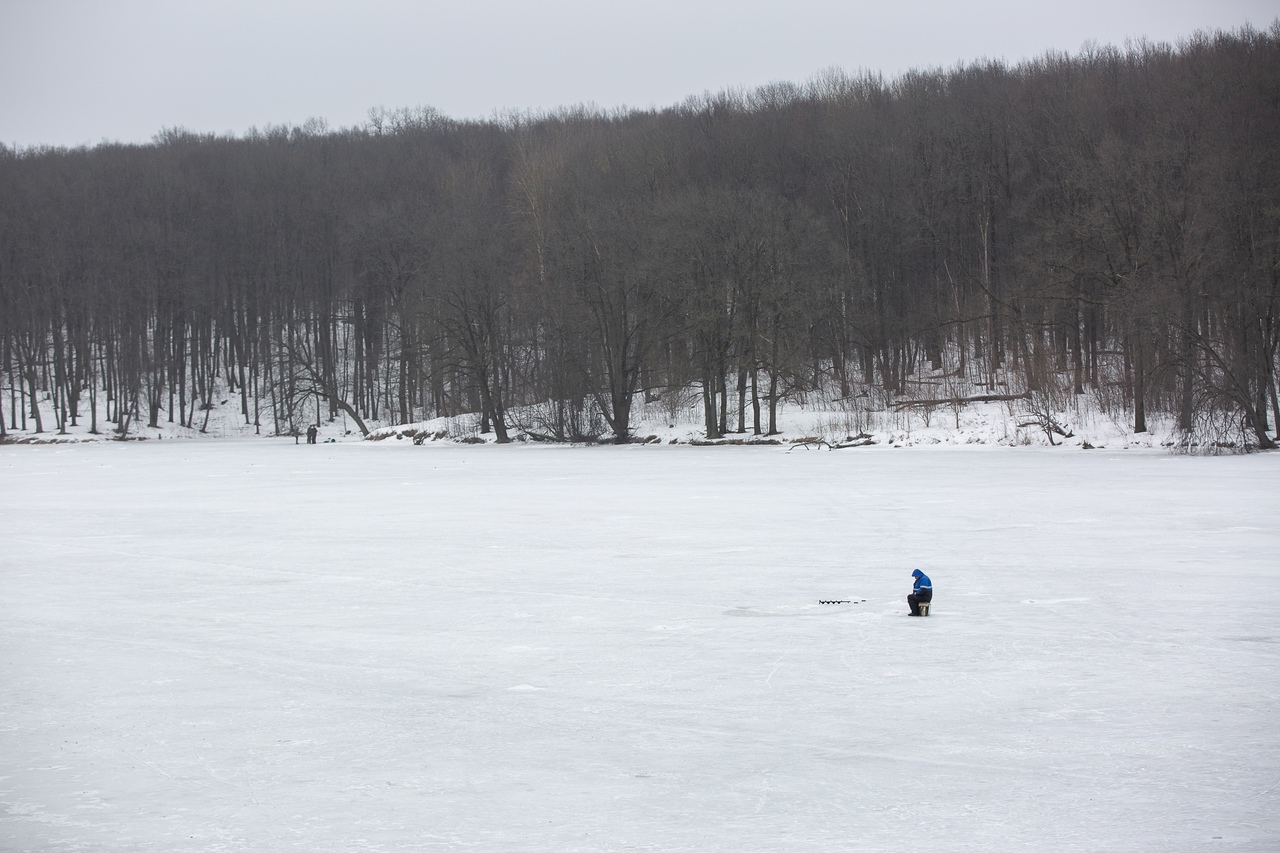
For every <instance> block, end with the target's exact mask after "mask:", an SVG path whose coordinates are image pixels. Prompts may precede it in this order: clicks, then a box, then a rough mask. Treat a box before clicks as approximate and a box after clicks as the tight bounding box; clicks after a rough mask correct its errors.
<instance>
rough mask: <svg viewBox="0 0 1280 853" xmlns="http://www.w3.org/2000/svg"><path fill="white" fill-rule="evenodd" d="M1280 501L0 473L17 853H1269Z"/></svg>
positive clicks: (329, 472) (984, 458) (233, 457)
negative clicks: (918, 590)
mask: <svg viewBox="0 0 1280 853" xmlns="http://www.w3.org/2000/svg"><path fill="white" fill-rule="evenodd" d="M1277 486H1280V455H1275V454H1272V455H1259V456H1249V457H1224V458H1214V459H1205V458H1189V457H1179V456H1170V455H1167V454H1164V453H1160V452H1142V451H1127V452H1123V453H1120V452H1108V451H1079V450H1073V451H1069V452H1067V451H1063V450H1061V449H1059V450H1057V451H1051V450H1037V449H1025V450H1003V451H981V450H958V449H957V450H936V451H924V450H905V451H899V450H891V449H888V448H883V449H881V448H873V449H860V450H846V451H838V452H803V451H794V452H787V451H786V450H785V448H734V447H724V448H693V447H684V446H681V447H665V446H659V447H640V446H629V447H618V448H612V447H609V448H565V447H493V446H488V447H479V448H460V447H444V446H424V447H414V446H412V445H411V443H410V442H407V441H404V442H385V443H380V444H371V443H354V444H335V445H317V446H307V445H295V444H294V443H293V442H292V441H288V440H286V441H263V440H259V441H243V440H225V441H219V442H149V443H145V444H136V443H132V444H119V443H101V444H85V445H69V446H49V447H3V448H0V534H2V541H0V544H2V545H3V549H2V550H0V666H3V670H2V673H0V849H3V850H6V851H24V850H32V851H71V850H92V851H126V850H127V851H148V852H149V851H157V852H158V851H187V850H190V851H365V850H368V851H399V850H425V851H430V850H444V851H448V850H481V851H515V850H520V851H575V850H584V851H586V850H591V851H595V850H601V851H604V850H608V851H622V850H642V851H848V850H854V851H884V850H895V851H911V850H922V851H924V850H927V851H958V850H982V851H987V850H991V851H1026V850H1038V851H1058V850H1062V851H1065V850H1078V851H1101V850H1125V851H1157V850H1159V851H1183V850H1206V849H1207V850H1231V851H1260V852H1261V851H1274V850H1277V849H1280V727H1278V725H1277V724H1278V723H1280V720H1278V719H1277V709H1278V708H1280V701H1278V700H1277V690H1276V686H1275V680H1276V675H1277V672H1278V668H1277V662H1278V661H1280V584H1278V583H1277V580H1280V557H1278V556H1277V550H1278V546H1280V539H1278V537H1277V531H1276V518H1277V515H1278V513H1277V511H1278V510H1280V498H1278V495H1280V490H1278V489H1277ZM916 567H921V568H923V569H925V570H926V571H927V572H928V573H929V574H930V575H931V576H932V578H933V581H934V584H935V587H936V590H937V597H936V598H935V609H934V611H933V615H931V616H930V617H929V618H928V619H912V618H909V617H907V616H906V612H907V607H906V603H905V600H904V597H905V595H906V593H907V592H908V591H909V589H910V584H911V578H910V572H911V570H912V569H913V568H916ZM819 598H851V599H854V600H855V601H859V603H856V604H848V605H819V604H818V603H817V602H818V599H819ZM861 599H865V601H860V600H861Z"/></svg>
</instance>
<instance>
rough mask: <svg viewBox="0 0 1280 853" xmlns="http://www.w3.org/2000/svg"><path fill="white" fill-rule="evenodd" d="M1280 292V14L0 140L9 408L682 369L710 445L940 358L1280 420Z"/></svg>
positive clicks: (932, 366) (9, 413)
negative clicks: (584, 104)
mask: <svg viewBox="0 0 1280 853" xmlns="http://www.w3.org/2000/svg"><path fill="white" fill-rule="evenodd" d="M1278 310H1280V24H1277V25H1273V26H1272V27H1271V28H1270V29H1269V30H1267V31H1266V32H1259V31H1256V30H1250V29H1245V30H1241V31H1238V32H1233V33H1217V34H1206V35H1200V36H1197V37H1194V38H1191V39H1189V40H1187V41H1186V42H1184V43H1181V44H1179V45H1177V46H1169V45H1156V44H1137V45H1132V46H1129V47H1127V48H1124V49H1118V48H1112V47H1099V48H1095V49H1089V50H1085V51H1083V52H1081V53H1079V54H1076V55H1070V56H1068V55H1050V56H1045V57H1043V58H1041V59H1038V60H1036V61H1033V62H1029V63H1025V64H1021V65H1018V66H1016V67H1009V66H1006V65H1003V64H1001V63H995V62H981V63H974V64H970V65H966V66H962V67H957V68H955V69H952V70H933V71H920V72H914V73H910V74H907V75H905V76H903V77H901V78H899V79H896V80H891V81H887V80H884V79H882V78H880V77H877V76H873V75H852V76H851V75H848V74H845V73H842V72H834V71H833V72H827V73H824V74H822V75H820V76H818V77H816V78H815V79H813V80H812V81H810V82H809V83H808V84H806V85H803V86H801V85H791V84H776V85H772V86H768V87H765V88H762V89H759V90H756V91H750V92H724V93H720V94H716V95H707V96H702V97H697V98H691V99H690V100H688V101H686V102H685V103H683V104H681V105H679V106H677V107H672V108H669V109H663V110H649V111H635V110H628V111H618V112H603V111H599V110H594V109H589V108H573V109H564V110H560V111H557V112H555V113H552V114H538V115H511V116H506V117H502V118H497V119H494V120H492V121H484V122H461V121H454V120H451V119H449V118H447V117H445V116H442V115H439V114H437V113H436V112H434V111H432V110H430V109H417V110H398V111H391V112H387V111H376V112H373V113H371V115H370V118H369V121H368V122H367V123H366V124H365V125H363V126H361V127H357V128H347V129H341V130H336V131H335V130H330V129H328V128H326V127H325V126H324V124H323V123H322V122H318V121H313V122H310V123H308V124H306V125H304V126H302V127H281V128H269V129H267V130H265V131H261V132H251V133H249V134H247V135H246V136H244V137H241V138H235V137H222V136H207V135H199V134H193V133H189V132H185V131H182V130H169V131H165V132H163V133H161V134H160V135H159V136H158V137H157V138H156V140H155V141H154V143H153V144H150V145H143V146H129V145H114V144H102V145H99V146H96V147H93V148H78V149H70V150H68V149H23V150H15V149H12V148H3V147H0V360H2V361H0V392H2V397H0V431H3V430H5V429H8V430H18V429H31V428H33V426H34V428H35V429H37V430H56V429H60V428H63V427H64V426H65V424H67V423H69V422H75V421H76V420H77V419H78V418H81V417H86V416H87V417H90V418H94V419H95V421H94V424H93V426H94V428H95V429H100V430H104V431H105V430H107V429H111V430H116V431H119V432H127V431H128V430H129V429H130V428H131V425H133V424H137V423H141V422H146V423H150V424H155V423H157V421H158V420H159V419H162V418H163V419H168V420H170V421H182V422H184V423H187V424H191V425H193V426H195V427H197V428H198V427H199V425H200V419H201V411H202V410H207V408H208V407H209V406H210V405H211V402H212V395H213V394H214V391H215V388H222V389H223V390H224V391H225V390H226V389H230V390H231V391H232V392H233V393H235V394H237V395H238V396H239V400H240V404H241V407H242V411H243V416H244V418H245V420H246V422H248V423H257V424H259V425H260V426H261V428H262V430H263V431H267V432H274V433H287V432H291V431H295V430H297V429H299V428H305V425H306V423H308V422H314V421H315V420H316V419H317V418H319V419H324V418H329V417H332V416H333V415H334V414H335V413H337V412H339V411H342V412H345V413H346V414H347V415H348V416H350V417H351V418H353V419H355V420H356V421H357V423H360V424H361V425H362V426H363V423H364V421H366V420H381V421H392V422H396V421H398V422H411V421H416V420H423V419H426V418H429V417H433V416H437V415H447V414H455V413H458V412H461V411H478V412H482V413H483V415H484V420H485V424H486V428H487V429H491V430H493V432H494V433H496V436H497V439H498V440H499V441H502V440H505V439H506V437H507V435H508V431H509V430H510V429H512V426H513V425H512V417H511V415H510V414H509V411H510V410H513V409H516V408H517V407H526V406H529V405H531V404H539V408H538V409H537V411H538V412H540V414H539V415H538V418H537V420H538V422H537V423H532V424H522V426H524V427H526V428H529V429H536V430H537V431H538V432H539V434H542V435H546V436H549V437H554V438H558V439H563V440H572V439H579V438H584V437H593V436H594V434H595V433H597V432H599V429H597V428H596V427H595V426H594V425H593V424H594V423H595V422H596V420H597V418H598V419H601V421H600V422H602V424H603V425H604V429H605V432H606V433H607V434H609V435H611V436H612V437H613V439H614V440H616V441H625V440H627V439H628V438H629V436H630V412H631V405H632V402H633V400H635V399H637V398H638V397H639V395H648V396H649V398H652V397H654V396H657V395H661V394H664V393H667V392H668V391H669V390H670V389H677V388H679V389H687V388H697V389H699V390H700V393H701V397H702V401H703V409H704V411H705V429H706V433H707V436H708V437H717V436H720V435H722V434H724V433H726V432H731V431H735V430H746V431H751V432H756V433H767V432H770V431H771V430H772V429H773V427H774V421H773V419H772V417H771V414H772V411H773V408H772V406H773V404H775V403H776V402H777V401H778V400H780V399H784V398H785V397H786V396H787V395H795V394H802V393H809V392H812V391H814V389H824V393H830V394H834V395H842V396H845V397H848V396H850V395H854V394H858V393H863V392H865V391H866V390H867V389H868V388H873V389H876V391H877V393H880V394H882V395H885V396H887V397H888V398H889V399H898V400H902V399H904V398H908V399H909V398H911V397H914V396H917V395H918V394H919V393H920V390H919V388H918V387H914V386H911V385H909V380H910V379H911V378H912V377H919V376H928V377H929V379H930V382H931V383H932V384H931V386H930V387H931V388H932V389H933V390H932V391H930V392H929V394H928V396H930V397H934V398H960V397H965V396H972V395H975V394H1023V393H1030V394H1041V395H1049V396H1052V395H1071V394H1076V395H1079V394H1086V393H1087V394H1093V395H1095V396H1096V398H1097V400H1098V403H1099V405H1101V406H1103V407H1104V408H1107V409H1109V410H1111V411H1116V412H1121V411H1122V412H1125V413H1126V415H1125V416H1126V417H1127V418H1129V419H1131V421H1132V423H1133V426H1134V429H1135V430H1136V431H1139V432H1140V431H1143V430H1144V429H1145V428H1146V420H1147V418H1148V417H1149V416H1150V415H1151V413H1153V412H1161V413H1168V414H1170V415H1172V416H1174V417H1176V419H1177V423H1178V426H1179V428H1180V429H1181V430H1182V431H1183V432H1184V433H1185V434H1186V435H1187V436H1189V437H1191V438H1192V439H1194V437H1195V436H1196V435H1197V434H1198V432H1197V431H1198V430H1201V431H1202V427H1203V425H1204V424H1205V423H1210V422H1215V423H1220V422H1222V421H1223V420H1225V421H1227V422H1231V423H1234V424H1236V425H1238V426H1243V429H1244V431H1245V433H1246V434H1247V435H1248V436H1249V437H1250V441H1251V442H1252V443H1254V444H1255V445H1256V446H1260V447H1272V446H1274V441H1275V432H1274V431H1275V429H1276V428H1277V426H1278V425H1280V401H1278V400H1277V385H1276V381H1277V342H1278V340H1280V327H1278V325H1277V314H1278ZM99 398H101V399H99ZM102 402H105V403H106V406H105V408H103V409H102V410H103V411H104V412H106V417H107V418H109V420H110V424H98V423H97V422H96V418H97V417H98V411H99V408H100V404H101V403H102ZM84 413H87V414H84ZM29 421H30V422H31V423H30V424H29V423H28V422H29Z"/></svg>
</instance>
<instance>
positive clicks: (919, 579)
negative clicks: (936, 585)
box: [911, 569, 933, 593]
mask: <svg viewBox="0 0 1280 853" xmlns="http://www.w3.org/2000/svg"><path fill="white" fill-rule="evenodd" d="M911 577H913V578H915V579H916V584H915V586H914V587H913V588H912V590H911V591H912V592H915V593H919V592H920V590H922V589H927V590H929V591H930V592H933V581H931V580H929V576H928V575H926V574H925V573H924V572H922V571H920V570H919V569H916V570H915V571H914V572H912V573H911Z"/></svg>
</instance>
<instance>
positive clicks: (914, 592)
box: [907, 569, 933, 616]
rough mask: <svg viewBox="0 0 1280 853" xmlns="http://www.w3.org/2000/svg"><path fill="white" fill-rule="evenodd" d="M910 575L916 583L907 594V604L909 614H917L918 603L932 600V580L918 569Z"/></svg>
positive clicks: (918, 611) (918, 612)
mask: <svg viewBox="0 0 1280 853" xmlns="http://www.w3.org/2000/svg"><path fill="white" fill-rule="evenodd" d="M911 577H913V578H915V579H916V583H915V586H914V587H913V588H912V589H911V594H910V595H908V596H907V604H910V605H911V615H912V616H919V615H920V605H921V604H928V603H929V602H930V601H933V581H931V580H929V576H928V575H926V574H925V573H924V572H922V571H920V570H919V569H916V570H915V571H914V572H912V573H911Z"/></svg>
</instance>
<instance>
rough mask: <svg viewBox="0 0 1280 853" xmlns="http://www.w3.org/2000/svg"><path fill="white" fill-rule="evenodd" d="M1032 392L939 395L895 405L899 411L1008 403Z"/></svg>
mask: <svg viewBox="0 0 1280 853" xmlns="http://www.w3.org/2000/svg"><path fill="white" fill-rule="evenodd" d="M1029 399H1031V392H1029V391H1027V392H1023V393H1022V394H978V395H977V396H975V397H938V398H933V399H928V400H898V401H896V402H894V403H893V407H894V408H895V409H897V410H899V411H901V410H903V409H911V408H921V409H924V408H931V407H935V406H963V405H966V404H968V403H1006V402H1009V401H1010V400H1029Z"/></svg>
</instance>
